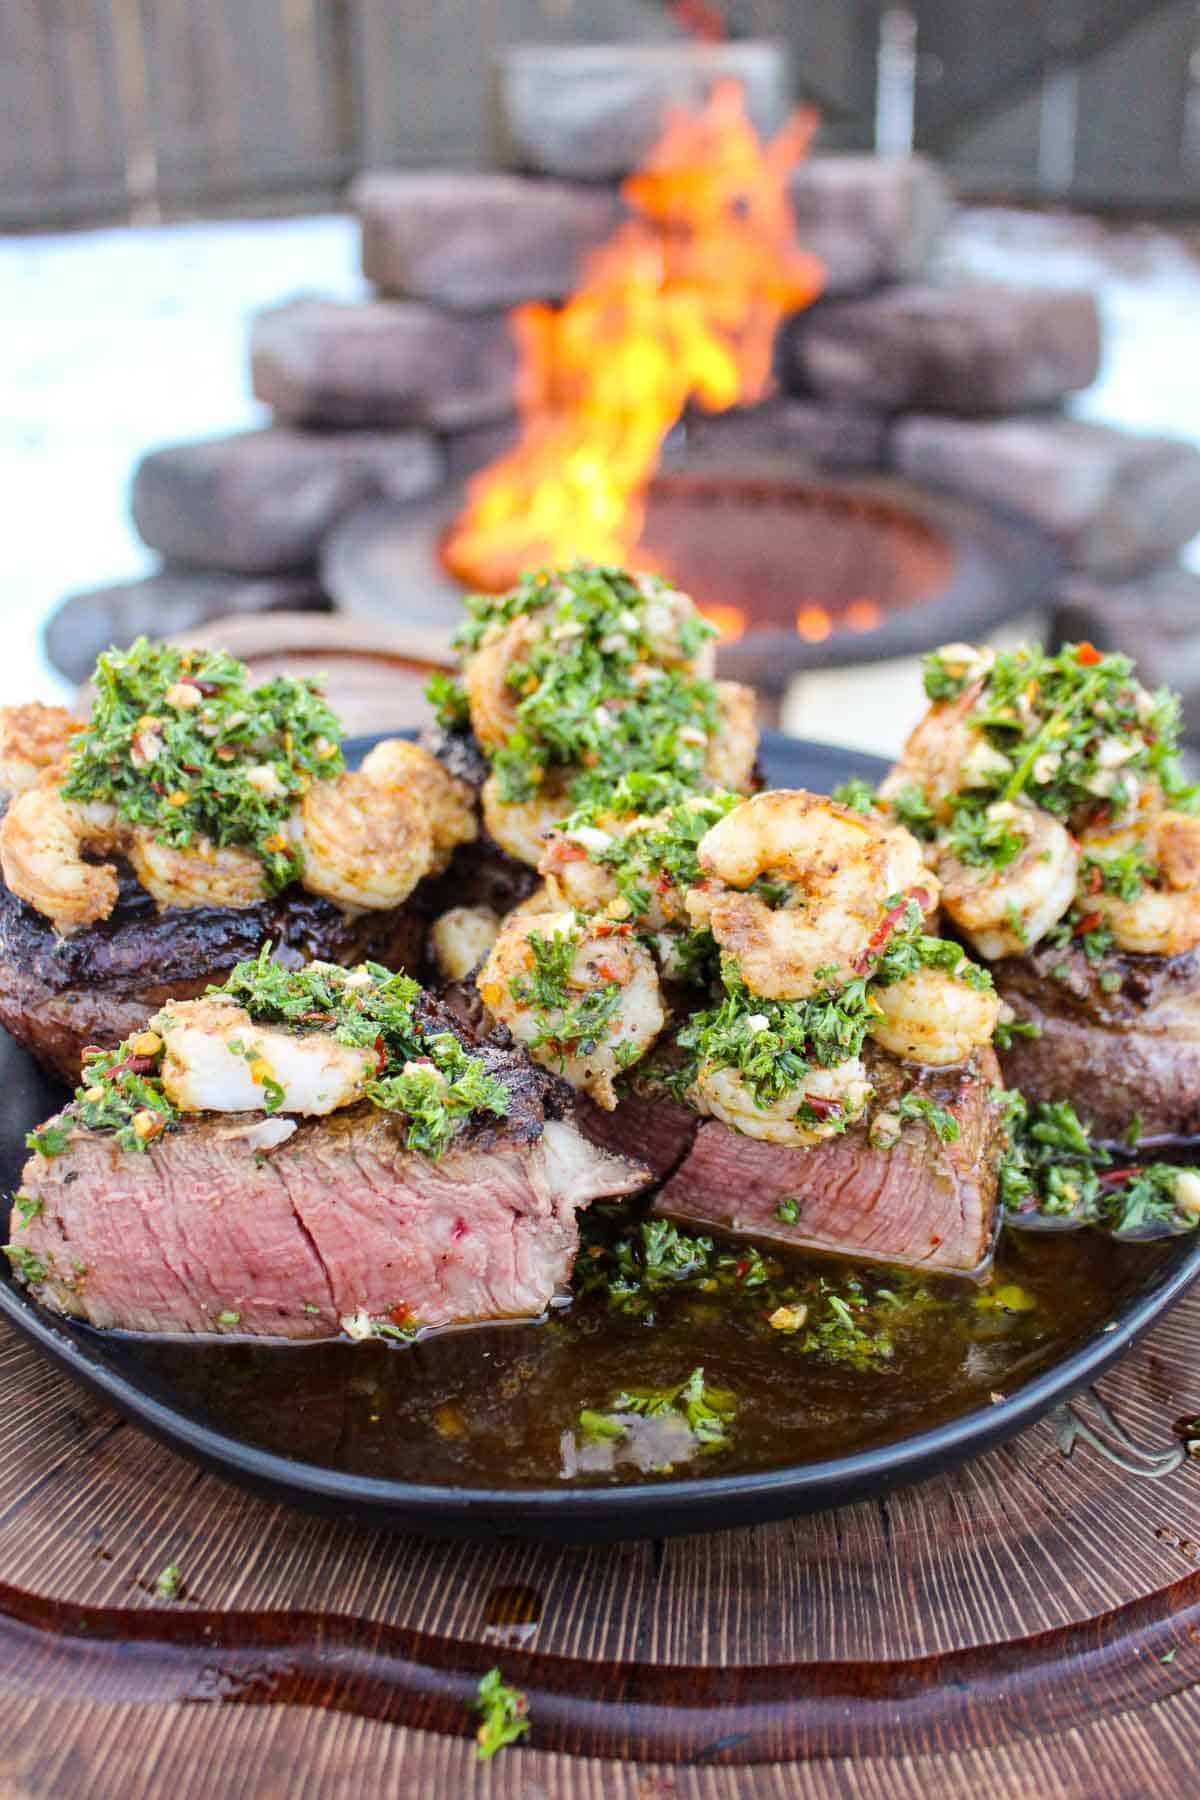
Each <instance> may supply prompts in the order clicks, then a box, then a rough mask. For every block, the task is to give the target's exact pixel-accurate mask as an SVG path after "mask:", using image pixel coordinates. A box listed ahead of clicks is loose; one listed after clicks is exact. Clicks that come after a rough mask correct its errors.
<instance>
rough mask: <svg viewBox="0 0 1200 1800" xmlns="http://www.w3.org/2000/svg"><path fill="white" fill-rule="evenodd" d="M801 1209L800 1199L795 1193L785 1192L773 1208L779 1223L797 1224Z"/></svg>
mask: <svg viewBox="0 0 1200 1800" xmlns="http://www.w3.org/2000/svg"><path fill="white" fill-rule="evenodd" d="M801 1211H802V1208H801V1204H800V1201H799V1200H798V1199H797V1198H796V1196H795V1194H785V1195H784V1197H783V1199H782V1200H781V1201H780V1202H779V1204H778V1206H777V1207H776V1208H775V1217H776V1218H777V1219H778V1220H779V1223H780V1224H781V1225H798V1224H799V1223H800V1213H801Z"/></svg>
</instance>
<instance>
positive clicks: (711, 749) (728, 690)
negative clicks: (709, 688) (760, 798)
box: [704, 681, 758, 794]
mask: <svg viewBox="0 0 1200 1800" xmlns="http://www.w3.org/2000/svg"><path fill="white" fill-rule="evenodd" d="M717 712H718V720H717V729H716V734H715V736H713V737H712V738H711V739H710V740H709V745H708V754H707V756H706V757H705V758H704V774H705V777H706V778H707V780H708V781H709V782H710V783H711V784H712V786H713V787H719V788H728V789H729V791H730V793H733V794H744V793H746V792H748V790H749V787H750V778H751V776H752V775H753V774H754V762H755V758H756V757H757V756H758V702H757V699H756V697H755V693H754V689H753V688H748V687H745V686H743V684H742V683H741V682H740V681H718V682H717Z"/></svg>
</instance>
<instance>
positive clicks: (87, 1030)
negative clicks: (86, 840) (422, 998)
mask: <svg viewBox="0 0 1200 1800" xmlns="http://www.w3.org/2000/svg"><path fill="white" fill-rule="evenodd" d="M116 866H117V869H118V873H119V876H120V895H119V897H118V900H117V904H116V906H115V907H114V909H113V911H112V912H111V913H110V914H109V916H108V918H106V919H101V920H99V921H98V922H97V923H96V924H94V925H89V926H86V927H84V929H83V930H81V931H76V932H72V933H71V935H70V936H69V937H60V936H59V934H58V932H56V931H55V929H54V927H53V925H51V923H50V921H49V920H48V919H46V918H43V916H42V914H41V913H39V912H37V911H36V910H35V909H34V908H33V907H32V906H27V905H26V903H25V902H24V901H23V900H18V899H17V897H16V895H15V894H12V893H10V892H9V890H8V889H7V888H6V887H5V886H4V885H3V883H2V882H0V1025H3V1026H4V1027H5V1028H6V1029H7V1030H8V1031H10V1032H11V1033H12V1035H13V1037H14V1038H16V1040H17V1042H18V1043H19V1044H21V1045H23V1046H24V1047H25V1049H27V1050H29V1051H31V1052H32V1054H33V1055H34V1056H35V1057H36V1058H37V1060H38V1061H39V1062H40V1063H41V1064H42V1066H43V1067H44V1068H46V1069H48V1070H49V1071H50V1073H51V1074H53V1075H57V1076H58V1077H59V1078H60V1079H61V1080H63V1081H66V1082H68V1083H70V1084H71V1085H72V1086H73V1085H74V1083H75V1082H76V1081H77V1080H78V1079H79V1060H80V1052H81V1050H82V1048H83V1046H84V1045H85V1044H99V1045H102V1046H104V1047H107V1046H109V1045H112V1044H119V1043H120V1042H121V1040H122V1038H125V1037H128V1035H129V1034H130V1032H132V1031H136V1030H137V1029H138V1028H139V1027H140V1026H142V1025H144V1024H145V1021H146V1018H147V1016H148V1015H149V1014H150V1013H152V1012H154V1011H156V1009H157V1008H158V1007H159V1006H161V1004H162V1002H163V1001H164V1000H166V999H175V1000H186V999H190V998H191V997H192V996H193V995H195V994H202V993H203V992H204V990H205V988H206V987H207V986H208V984H209V983H210V982H220V981H223V980H224V979H225V977H226V976H227V975H228V974H229V971H230V970H231V969H232V968H233V966H234V964H235V963H237V962H240V961H242V960H243V959H244V958H246V957H251V956H257V954H258V951H259V949H260V947H261V945H262V944H263V943H264V942H266V941H267V940H270V942H271V943H273V944H274V945H275V946H276V953H277V955H278V956H279V958H280V960H281V961H282V962H285V963H287V964H288V966H290V967H294V968H298V967H299V966H300V964H301V963H306V962H311V961H313V960H314V959H315V958H321V959H323V960H324V961H326V962H337V963H343V964H349V963H356V962H362V961H363V960H365V959H367V958H370V959H371V960H373V961H375V962H381V963H383V964H384V965H385V966H386V967H387V968H389V969H407V970H411V971H414V972H415V971H416V969H417V967H418V965H419V963H420V959H421V955H422V952H423V949H424V937H425V927H424V922H423V916H422V910H421V907H420V906H419V904H416V903H414V901H413V900H412V899H411V898H410V900H408V901H406V902H405V903H404V905H402V906H398V907H394V908H392V909H391V910H390V911H387V912H369V913H360V914H358V915H356V916H354V917H347V915H346V914H345V913H343V912H342V910H341V909H340V907H338V906H336V905H335V904H334V903H333V902H332V901H331V900H324V899H321V898H319V897H318V896H317V895H315V894H310V893H307V892H306V891H305V890H304V889H303V888H301V887H298V886H292V887H289V888H286V889H285V890H284V891H283V892H282V893H280V894H277V895H275V896H274V897H273V898H272V899H270V900H264V901H263V902H262V903H261V904H260V905H258V906H248V907H244V908H234V907H218V906H197V907H188V908H186V909H181V910H175V909H171V910H168V911H166V912H162V913H160V912H159V910H158V908H157V906H156V905H155V903H154V901H153V900H152V899H151V898H150V895H149V894H148V893H147V892H146V890H145V889H144V888H143V887H142V886H141V884H140V883H139V882H138V880H137V878H136V877H135V876H134V874H133V871H132V869H130V868H129V866H128V864H124V863H122V862H121V861H120V860H119V859H118V860H117V861H116Z"/></svg>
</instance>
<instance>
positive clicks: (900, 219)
mask: <svg viewBox="0 0 1200 1800" xmlns="http://www.w3.org/2000/svg"><path fill="white" fill-rule="evenodd" d="M791 194H792V206H793V208H794V210H795V214H796V224H797V227H798V231H799V236H800V241H801V243H802V244H803V245H804V248H805V249H806V250H811V251H812V252H813V253H814V254H815V255H817V256H819V257H820V258H821V260H822V261H823V262H824V264H825V276H826V279H825V291H826V293H828V294H844V293H858V292H861V291H862V290H864V289H866V288H870V287H875V286H877V285H878V284H879V283H880V282H883V281H911V280H912V279H913V278H914V277H915V276H918V275H920V274H922V273H923V272H924V271H925V269H926V268H927V267H928V266H929V262H930V260H931V258H932V256H933V253H934V251H935V250H936V248H937V246H938V244H939V242H940V240H941V237H942V234H943V232H944V231H945V229H946V225H947V224H948V222H949V219H950V213H951V210H952V204H953V203H952V199H951V193H950V185H949V183H948V182H947V180H946V177H945V176H944V175H943V174H942V172H941V170H940V169H939V168H938V166H937V164H936V163H934V162H931V161H930V160H929V158H928V157H926V156H875V155H872V154H847V155H836V156H810V157H807V158H806V159H805V161H804V162H802V163H799V164H798V165H797V167H796V168H795V170H794V171H793V173H792V179H791Z"/></svg>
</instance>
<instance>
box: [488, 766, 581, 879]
mask: <svg viewBox="0 0 1200 1800" xmlns="http://www.w3.org/2000/svg"><path fill="white" fill-rule="evenodd" d="M566 789H567V782H566V776H565V775H564V774H563V773H561V772H560V771H558V770H551V771H550V772H549V773H548V774H547V776H546V779H545V781H544V782H543V783H542V785H541V787H540V788H539V789H538V790H537V792H536V794H535V795H534V796H533V799H532V800H502V799H501V798H500V784H499V781H498V779H497V777H496V776H495V775H489V776H488V778H487V780H486V781H485V782H484V784H483V792H482V796H481V798H482V800H483V823H484V825H485V826H486V828H487V830H488V832H489V834H490V836H491V837H492V839H493V840H494V842H495V843H497V844H499V846H500V848H501V849H502V850H507V852H508V854H509V855H510V856H515V857H516V859H517V861H518V862H523V863H528V864H529V866H530V868H533V869H536V868H537V866H538V864H539V863H540V862H541V859H542V853H543V852H544V850H545V848H546V840H547V838H548V837H549V836H550V834H551V832H552V831H553V830H554V827H555V826H556V825H558V824H559V823H560V822H561V820H562V818H563V816H564V815H565V814H566V813H568V812H569V811H570V810H571V803H570V801H569V800H568V798H567V792H566Z"/></svg>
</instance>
